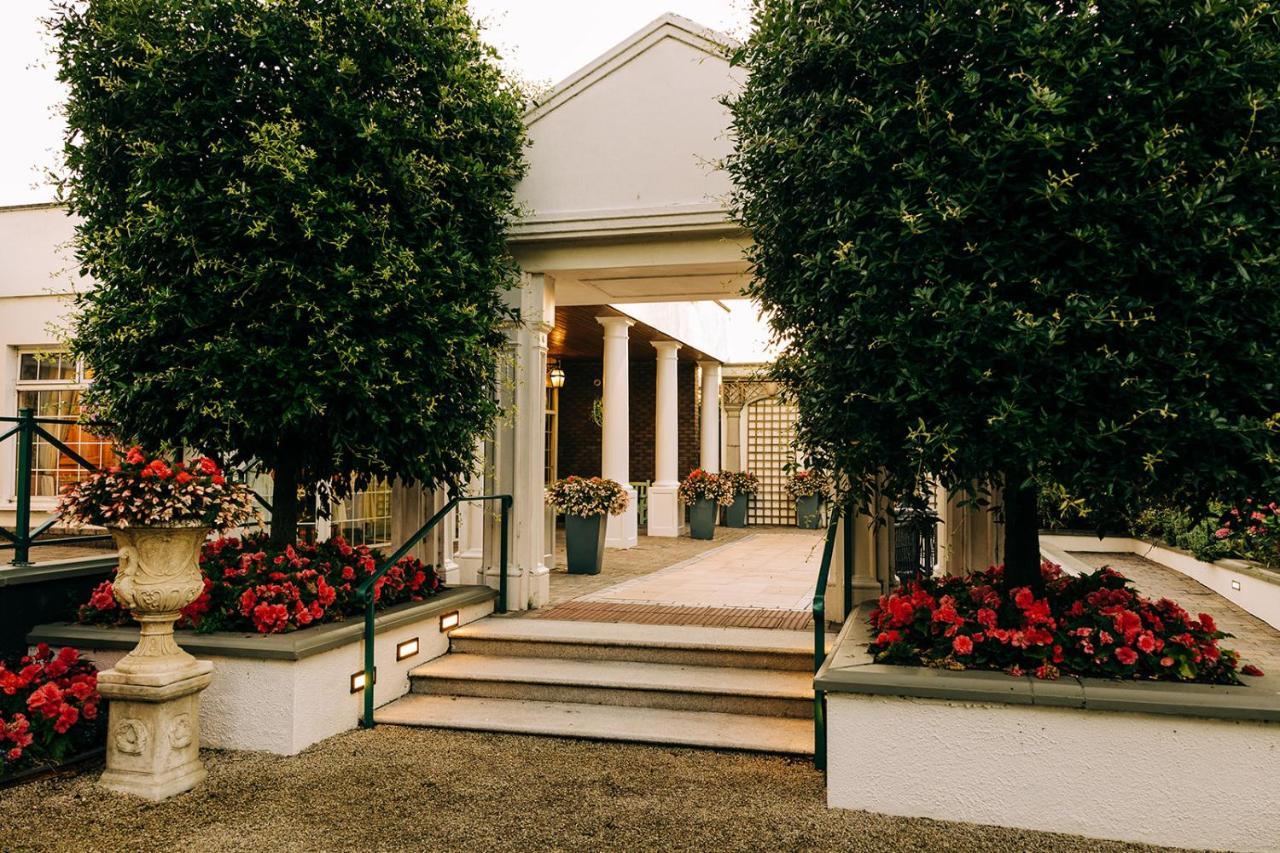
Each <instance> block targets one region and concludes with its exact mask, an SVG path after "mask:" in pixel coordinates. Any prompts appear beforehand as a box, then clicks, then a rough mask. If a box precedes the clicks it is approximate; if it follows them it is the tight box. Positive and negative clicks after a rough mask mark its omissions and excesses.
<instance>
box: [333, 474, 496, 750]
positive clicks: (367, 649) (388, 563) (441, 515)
mask: <svg viewBox="0 0 1280 853" xmlns="http://www.w3.org/2000/svg"><path fill="white" fill-rule="evenodd" d="M468 501H498V504H499V506H500V507H501V509H502V523H501V529H500V533H499V537H498V567H499V574H498V604H497V606H496V607H495V608H494V609H495V610H496V611H497V612H498V613H506V612H507V551H508V547H507V540H508V538H509V537H508V533H509V531H510V529H511V504H512V499H511V495H477V496H474V497H456V498H453V499H451V500H450V501H449V502H448V503H447V504H445V505H444V508H443V509H441V510H440V511H439V512H437V513H436V514H435V515H433V516H431V518H429V519H427V523H426V524H424V525H422V527H420V528H418V532H417V533H415V534H413V535H412V536H410V537H409V539H408V541H406V542H405V543H404V544H403V545H401V546H400V547H399V548H397V549H396V551H395V553H394V554H392V555H391V556H390V557H388V558H387V559H386V560H384V561H383V562H382V565H381V566H379V567H378V569H377V571H375V572H374V573H373V574H372V575H370V576H369V577H368V578H366V579H365V581H364V583H362V584H360V586H358V587H356V595H358V596H362V597H363V598H364V713H363V714H362V715H361V717H360V725H361V726H363V727H364V728H366V729H371V728H373V687H374V682H375V681H376V680H377V669H376V667H375V666H374V661H373V650H374V647H373V643H374V612H373V604H374V586H375V584H377V582H378V581H379V580H381V578H382V576H383V575H385V574H386V573H387V572H389V571H391V569H392V567H393V566H395V564H396V563H398V562H400V559H401V558H402V557H404V555H405V554H408V553H409V551H410V549H412V548H413V546H415V545H417V544H418V543H419V542H421V541H422V540H423V539H424V538H425V537H426V536H427V534H428V533H430V532H431V531H432V530H434V529H435V528H436V525H438V524H439V523H440V522H441V521H444V519H445V517H446V516H448V515H449V513H451V512H453V511H454V510H455V509H457V508H458V504H461V503H466V502H468Z"/></svg>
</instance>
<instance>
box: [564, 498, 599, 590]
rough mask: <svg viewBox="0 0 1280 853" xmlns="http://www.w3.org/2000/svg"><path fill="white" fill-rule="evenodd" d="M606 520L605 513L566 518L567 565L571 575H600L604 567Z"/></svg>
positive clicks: (567, 516) (568, 516)
mask: <svg viewBox="0 0 1280 853" xmlns="http://www.w3.org/2000/svg"><path fill="white" fill-rule="evenodd" d="M606 520H607V517H606V516H605V515H604V514H603V513H601V514H599V515H588V516H581V515H566V516H565V517H564V541H565V563H566V565H567V567H568V569H569V574H571V575H598V574H600V568H601V567H602V566H603V565H604V540H605V531H606V529H607V524H606Z"/></svg>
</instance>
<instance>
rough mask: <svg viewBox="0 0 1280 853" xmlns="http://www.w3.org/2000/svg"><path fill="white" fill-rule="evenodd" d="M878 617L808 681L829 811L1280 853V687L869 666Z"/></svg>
mask: <svg viewBox="0 0 1280 853" xmlns="http://www.w3.org/2000/svg"><path fill="white" fill-rule="evenodd" d="M873 606H874V605H873V604H871V603H868V604H864V605H862V606H861V607H859V609H858V611H857V612H856V613H855V616H854V618H852V619H850V620H849V623H848V624H847V625H846V626H845V628H844V630H843V631H841V633H840V636H839V638H838V639H837V640H836V644H835V646H834V648H833V650H832V653H831V655H830V656H829V657H828V659H827V662H826V664H824V665H823V667H822V668H821V669H820V670H819V672H818V674H817V676H816V677H815V679H814V684H815V686H816V687H818V688H820V689H822V690H824V691H827V698H826V703H827V726H828V728H827V732H828V735H827V737H828V750H827V768H828V770H827V804H828V805H829V806H831V807H833V808H847V809H864V810H867V811H874V812H881V813H884V814H894V815H904V816H909V817H929V818H937V819H941V820H960V821H971V822H974V823H985V824H994V825H998V826H1011V827H1021V828H1026V829H1038V830H1045V831H1050V832H1066V833H1073V834H1076V835H1084V836H1089V837H1095V838H1108V839H1117V840H1123V841H1136V842H1144V843H1149V844H1165V845H1172V846H1179V847H1211V848H1219V849H1221V848H1228V849H1232V850H1274V849H1275V843H1276V839H1278V838H1280V812H1277V811H1276V809H1275V807H1274V797H1275V780H1276V779H1277V778H1280V694H1278V693H1277V689H1278V688H1280V678H1277V677H1274V676H1272V677H1264V678H1249V677H1247V676H1245V677H1244V680H1245V681H1246V682H1247V685H1246V686H1244V687H1225V686H1215V685H1201V684H1177V683H1168V682H1135V681H1127V682H1120V681H1105V680H1100V679H1090V678H1071V677H1064V678H1061V679H1059V680H1057V681H1042V680H1038V679H1035V678H1032V677H1029V676H1025V677H1021V678H1014V677H1011V676H1009V675H1006V674H1004V673H1000V672H976V671H962V672H957V671H950V670H942V669H929V668H924V667H905V666H890V665H884V664H876V663H874V662H873V661H872V659H871V657H870V655H868V654H867V651H866V649H867V645H868V644H869V643H870V642H871V633H870V632H871V629H870V626H869V623H868V616H869V613H870V610H871V608H872V607H873Z"/></svg>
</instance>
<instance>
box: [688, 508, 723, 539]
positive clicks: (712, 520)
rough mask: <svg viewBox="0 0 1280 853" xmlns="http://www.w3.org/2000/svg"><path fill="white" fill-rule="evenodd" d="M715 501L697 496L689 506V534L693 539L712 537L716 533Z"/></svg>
mask: <svg viewBox="0 0 1280 853" xmlns="http://www.w3.org/2000/svg"><path fill="white" fill-rule="evenodd" d="M718 509H719V505H718V504H716V502H715V501H712V500H707V499H706V498H699V499H698V500H696V501H694V502H693V504H692V505H691V506H690V507H689V535H690V536H691V537H693V538H694V539H714V538H715V535H716V510H718Z"/></svg>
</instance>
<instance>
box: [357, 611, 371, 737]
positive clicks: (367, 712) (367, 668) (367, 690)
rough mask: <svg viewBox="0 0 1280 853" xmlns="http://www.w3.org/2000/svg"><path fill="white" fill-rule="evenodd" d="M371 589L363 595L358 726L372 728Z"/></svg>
mask: <svg viewBox="0 0 1280 853" xmlns="http://www.w3.org/2000/svg"><path fill="white" fill-rule="evenodd" d="M373 619H374V616H373V587H372V586H370V587H369V591H368V592H367V593H365V604H364V716H363V718H362V719H361V720H360V725H362V726H364V727H365V728H366V729H371V728H373V678H374V668H373Z"/></svg>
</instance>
